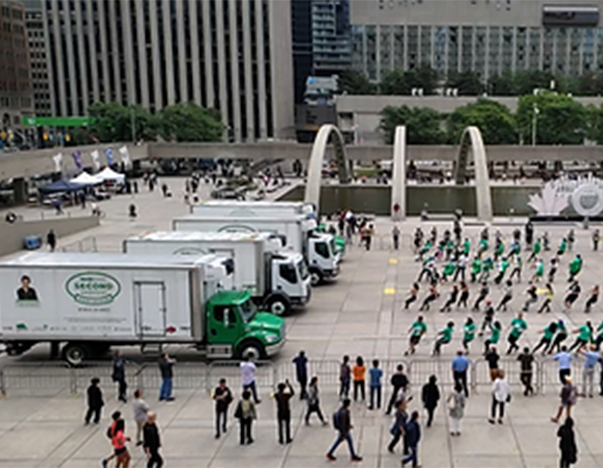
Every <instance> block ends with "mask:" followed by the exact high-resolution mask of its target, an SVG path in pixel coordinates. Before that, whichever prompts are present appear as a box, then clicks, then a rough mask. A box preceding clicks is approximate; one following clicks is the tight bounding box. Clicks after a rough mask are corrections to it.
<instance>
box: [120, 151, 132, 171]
mask: <svg viewBox="0 0 603 468" xmlns="http://www.w3.org/2000/svg"><path fill="white" fill-rule="evenodd" d="M119 154H121V162H122V163H123V164H124V166H125V167H128V166H129V165H130V163H131V162H132V161H131V159H130V152H129V151H128V147H127V146H122V147H121V148H119Z"/></svg>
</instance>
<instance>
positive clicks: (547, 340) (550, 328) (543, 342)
mask: <svg viewBox="0 0 603 468" xmlns="http://www.w3.org/2000/svg"><path fill="white" fill-rule="evenodd" d="M557 327H558V324H557V322H551V323H549V324H548V325H547V326H546V328H545V329H544V330H542V331H541V333H543V335H542V338H541V339H540V341H539V342H538V344H537V345H536V346H534V349H533V350H532V354H534V353H536V351H538V350H539V349H540V348H541V347H543V346H544V349H543V350H542V354H546V352H547V350H548V349H549V346H550V345H551V341H553V336H554V335H555V332H556V331H557Z"/></svg>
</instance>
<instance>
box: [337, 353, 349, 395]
mask: <svg viewBox="0 0 603 468" xmlns="http://www.w3.org/2000/svg"><path fill="white" fill-rule="evenodd" d="M349 363H350V357H349V356H344V357H343V362H342V363H341V366H340V367H339V398H347V397H348V395H349V394H350V381H351V380H352V369H350V364H349Z"/></svg>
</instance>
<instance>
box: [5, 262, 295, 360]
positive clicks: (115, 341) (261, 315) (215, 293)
mask: <svg viewBox="0 0 603 468" xmlns="http://www.w3.org/2000/svg"><path fill="white" fill-rule="evenodd" d="M232 264H233V261H232V260H231V259H227V258H224V257H217V256H214V255H209V256H202V257H177V256H151V255H148V256H144V257H143V256H136V255H119V254H100V253H29V254H26V255H22V256H18V257H16V258H13V259H10V260H5V261H2V262H0V330H1V332H0V342H2V343H3V344H4V345H5V346H6V349H7V352H8V353H9V354H11V355H16V354H21V353H23V352H25V351H27V350H28V349H30V348H31V347H32V346H34V345H35V344H37V343H41V342H47V343H50V344H51V349H52V351H51V353H53V354H54V353H57V352H58V349H59V347H60V346H62V354H63V356H64V358H65V359H66V360H67V361H68V362H69V363H70V364H72V365H77V364H80V363H81V362H82V361H84V360H86V359H88V358H93V357H94V356H98V355H101V354H103V353H105V352H106V351H108V349H109V348H110V346H112V345H140V346H141V351H142V352H145V348H146V351H148V350H149V348H150V349H152V350H155V349H157V351H159V350H160V349H161V346H162V345H165V344H188V345H192V346H195V347H196V348H197V349H198V350H199V351H204V352H206V354H207V356H208V357H209V358H231V357H238V358H240V357H242V356H247V355H248V354H252V355H253V356H255V357H257V358H262V357H266V356H269V355H272V354H274V353H276V352H277V351H278V349H279V348H280V347H281V346H282V345H283V343H284V339H285V328H284V327H285V326H284V320H283V319H282V318H280V317H276V316H274V315H273V314H269V313H265V312H256V308H255V306H254V304H253V302H252V301H251V294H250V293H249V292H248V291H237V290H232V289H228V290H226V289H223V284H226V285H228V284H229V282H230V281H231V277H232Z"/></svg>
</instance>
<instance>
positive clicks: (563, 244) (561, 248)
mask: <svg viewBox="0 0 603 468" xmlns="http://www.w3.org/2000/svg"><path fill="white" fill-rule="evenodd" d="M566 250H567V239H566V238H565V237H564V238H563V239H561V244H559V250H557V255H563V254H564V253H565V251H566Z"/></svg>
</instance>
